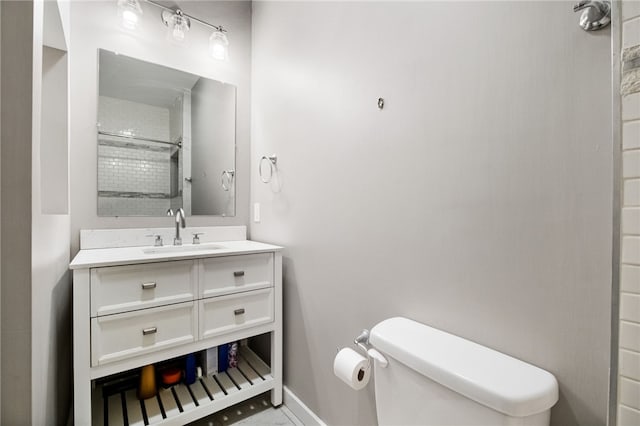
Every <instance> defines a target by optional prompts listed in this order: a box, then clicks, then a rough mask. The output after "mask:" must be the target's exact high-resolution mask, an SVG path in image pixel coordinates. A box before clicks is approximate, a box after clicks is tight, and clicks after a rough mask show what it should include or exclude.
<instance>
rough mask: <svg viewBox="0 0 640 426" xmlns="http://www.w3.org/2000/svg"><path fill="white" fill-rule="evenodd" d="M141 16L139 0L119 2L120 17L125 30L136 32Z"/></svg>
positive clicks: (122, 0)
mask: <svg viewBox="0 0 640 426" xmlns="http://www.w3.org/2000/svg"><path fill="white" fill-rule="evenodd" d="M141 16H142V8H141V7H140V3H139V2H138V0H118V17H120V23H121V24H122V26H123V27H124V28H126V29H128V30H135V29H136V28H137V27H138V21H140V17H141Z"/></svg>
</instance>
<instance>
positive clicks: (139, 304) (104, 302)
mask: <svg viewBox="0 0 640 426" xmlns="http://www.w3.org/2000/svg"><path fill="white" fill-rule="evenodd" d="M196 265H197V261H195V260H183V261H177V262H159V263H146V264H139V265H127V266H111V267H105V268H94V269H91V316H92V317H95V316H101V315H109V314H114V313H119V312H127V311H132V310H136V309H144V308H150V307H154V306H161V305H167V304H170V303H180V302H186V301H189V300H194V299H195V293H196V287H197V281H198V270H197V266H196Z"/></svg>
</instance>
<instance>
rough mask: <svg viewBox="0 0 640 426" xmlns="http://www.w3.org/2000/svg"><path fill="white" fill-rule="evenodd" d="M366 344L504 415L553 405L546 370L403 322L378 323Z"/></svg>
mask: <svg viewBox="0 0 640 426" xmlns="http://www.w3.org/2000/svg"><path fill="white" fill-rule="evenodd" d="M370 343H371V344H372V345H373V346H375V347H376V348H377V349H378V350H380V351H382V352H384V353H386V354H387V355H389V356H391V357H393V358H395V359H396V360H397V361H399V362H401V363H403V364H405V365H407V366H408V367H410V368H412V369H413V370H415V371H417V372H418V373H420V374H422V375H424V376H426V377H428V378H430V379H431V380H433V381H435V382H438V383H440V384H441V385H443V386H446V387H448V388H449V389H451V390H453V391H455V392H458V393H460V394H462V395H464V396H466V397H467V398H469V399H472V400H474V401H476V402H478V403H480V404H483V405H485V406H487V407H490V408H492V409H494V410H496V411H499V412H501V413H503V414H506V415H509V416H513V417H525V416H529V415H533V414H537V413H540V412H543V411H546V410H547V409H549V408H551V407H552V406H553V405H554V404H555V403H556V402H557V401H558V382H557V381H556V378H555V377H554V376H553V374H551V373H549V372H548V371H545V370H543V369H541V368H538V367H536V366H534V365H531V364H528V363H526V362H524V361H520V360H518V359H516V358H513V357H510V356H509V355H505V354H503V353H501V352H498V351H494V350H493V349H489V348H487V347H485V346H482V345H479V344H477V343H474V342H471V341H469V340H466V339H463V338H461V337H458V336H454V335H453V334H449V333H446V332H444V331H441V330H438V329H435V328H433V327H429V326H427V325H424V324H421V323H419V322H416V321H413V320H410V319H407V318H402V317H396V318H390V319H387V320H384V321H382V322H380V323H379V324H377V325H376V326H375V327H373V329H372V330H371V337H370Z"/></svg>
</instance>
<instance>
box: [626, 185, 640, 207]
mask: <svg viewBox="0 0 640 426" xmlns="http://www.w3.org/2000/svg"><path fill="white" fill-rule="evenodd" d="M623 191H624V194H623V198H624V202H623V203H624V205H625V206H640V179H628V180H625V181H624V186H623Z"/></svg>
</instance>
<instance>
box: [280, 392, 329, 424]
mask: <svg viewBox="0 0 640 426" xmlns="http://www.w3.org/2000/svg"><path fill="white" fill-rule="evenodd" d="M282 390H283V392H282V398H283V402H284V405H285V406H286V407H287V408H288V409H289V410H291V412H292V413H293V414H294V415H295V416H296V417H297V418H298V419H300V421H301V422H302V423H303V424H304V425H305V426H327V424H326V423H325V422H323V421H322V419H321V418H320V417H318V416H317V415H316V413H314V412H313V411H311V409H309V407H307V406H306V405H305V403H304V402H302V401H301V400H300V398H298V397H297V396H296V394H294V393H293V392H291V389H289V388H288V387H286V386H283V389H282Z"/></svg>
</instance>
